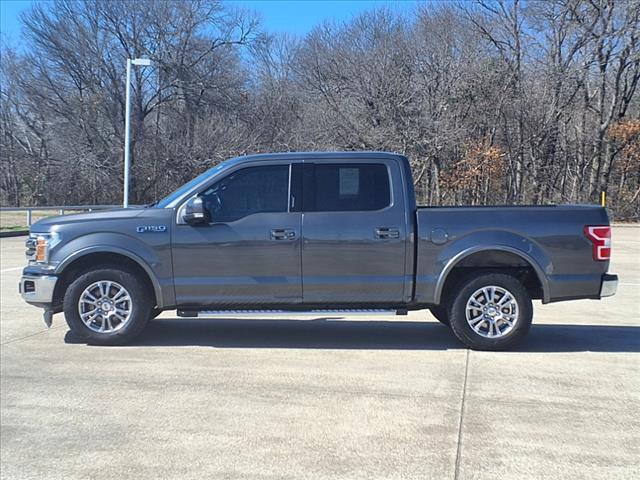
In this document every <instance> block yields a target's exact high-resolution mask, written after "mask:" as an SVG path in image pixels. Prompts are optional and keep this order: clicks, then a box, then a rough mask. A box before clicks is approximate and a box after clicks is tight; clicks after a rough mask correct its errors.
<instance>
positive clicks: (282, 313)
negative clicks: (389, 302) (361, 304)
mask: <svg viewBox="0 0 640 480" xmlns="http://www.w3.org/2000/svg"><path fill="white" fill-rule="evenodd" d="M257 315H269V316H271V317H274V318H278V317H302V316H305V317H307V316H312V317H323V316H325V317H326V316H331V315H407V310H406V309H396V310H387V309H376V308H372V309H353V310H352V309H339V310H178V316H179V317H187V318H195V317H198V318H225V317H233V318H253V317H255V316H257Z"/></svg>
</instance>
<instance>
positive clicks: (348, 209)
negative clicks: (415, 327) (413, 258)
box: [302, 159, 407, 308]
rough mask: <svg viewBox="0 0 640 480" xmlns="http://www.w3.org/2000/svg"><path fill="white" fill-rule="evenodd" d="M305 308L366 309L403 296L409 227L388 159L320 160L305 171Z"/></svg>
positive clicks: (397, 175)
mask: <svg viewBox="0 0 640 480" xmlns="http://www.w3.org/2000/svg"><path fill="white" fill-rule="evenodd" d="M303 178H304V181H303V185H304V192H303V198H304V201H303V211H304V213H303V219H302V231H303V245H302V292H303V293H302V294H303V303H304V304H306V305H316V304H317V305H322V304H327V305H328V306H331V305H332V306H336V307H337V306H340V305H345V306H353V307H354V308H355V307H358V306H359V305H362V306H363V307H365V306H371V305H373V304H378V305H382V304H387V303H396V304H398V303H401V302H403V298H404V285H405V255H406V251H405V249H406V243H407V242H406V240H407V224H406V215H405V205H404V196H403V190H402V185H401V184H400V183H399V184H398V185H395V186H394V185H393V182H392V179H393V178H396V179H398V182H399V179H401V178H402V175H401V173H400V165H399V164H398V163H397V162H396V161H394V160H392V159H372V160H348V161H340V160H339V159H337V160H318V161H315V162H309V163H307V162H305V164H304V171H303Z"/></svg>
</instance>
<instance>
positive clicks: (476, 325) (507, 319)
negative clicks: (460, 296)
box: [465, 285, 518, 338]
mask: <svg viewBox="0 0 640 480" xmlns="http://www.w3.org/2000/svg"><path fill="white" fill-rule="evenodd" d="M465 315H466V318H467V323H468V324H469V326H470V327H471V329H472V330H473V331H474V332H476V333H477V334H478V335H481V336H483V337H486V338H500V337H504V336H505V335H507V334H508V333H509V332H510V331H511V330H513V328H514V327H515V326H516V323H518V302H517V301H516V299H515V297H514V296H513V294H512V293H511V292H509V291H508V290H506V289H504V288H502V287H497V286H495V285H491V286H487V287H482V288H480V289H478V290H476V291H475V292H474V293H473V295H471V297H469V300H468V301H467V306H466V307H465Z"/></svg>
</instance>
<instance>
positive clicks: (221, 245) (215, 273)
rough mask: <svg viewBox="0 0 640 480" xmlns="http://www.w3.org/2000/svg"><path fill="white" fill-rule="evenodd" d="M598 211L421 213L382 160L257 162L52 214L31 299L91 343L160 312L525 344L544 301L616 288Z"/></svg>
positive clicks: (37, 240) (137, 328) (43, 226)
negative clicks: (389, 318) (352, 317)
mask: <svg viewBox="0 0 640 480" xmlns="http://www.w3.org/2000/svg"><path fill="white" fill-rule="evenodd" d="M610 254H611V246H610V227H609V219H608V217H607V213H606V211H605V209H604V208H601V207H598V206H584V205H582V206H516V207H418V206H417V205H416V199H415V194H414V190H413V179H412V176H411V168H410V164H409V161H408V160H407V158H406V157H404V156H402V155H397V154H393V153H384V152H327V153H282V154H260V155H251V156H246V157H239V158H235V159H232V160H228V161H226V162H223V163H221V164H220V165H218V166H216V167H214V168H212V169H210V170H208V171H207V172H205V173H203V174H202V175H200V176H199V177H197V178H195V179H194V180H192V181H191V182H189V183H187V184H185V185H184V186H182V187H181V188H179V189H178V190H176V191H175V192H173V193H172V194H170V195H169V196H167V197H166V198H164V199H163V200H161V201H160V202H158V203H156V204H154V205H150V206H147V207H141V208H129V209H116V210H111V211H102V212H95V213H86V214H76V215H67V216H61V217H54V218H49V219H44V220H41V221H39V222H37V223H36V224H34V225H33V227H32V229H31V233H30V237H29V239H28V240H27V258H28V260H29V264H28V266H27V267H25V269H24V271H23V276H22V279H21V281H20V292H21V294H22V296H23V298H24V299H25V300H26V301H27V302H28V303H30V304H32V305H36V306H38V307H42V308H44V309H45V321H46V322H47V323H48V324H49V325H50V324H51V319H52V315H53V314H54V313H56V312H61V311H63V312H64V315H65V319H66V321H67V323H68V325H69V327H70V329H71V330H72V331H73V332H74V333H75V334H76V335H77V336H79V337H80V338H83V339H84V340H86V341H87V342H89V343H94V344H123V343H126V342H129V341H131V340H132V339H133V338H135V337H136V336H137V335H138V334H139V333H140V332H141V331H142V330H143V329H144V327H145V325H146V324H147V322H148V321H149V320H150V319H151V318H153V317H154V316H155V315H157V314H158V313H159V312H161V311H163V310H178V314H179V315H181V316H197V315H198V314H199V313H201V312H208V311H228V310H285V311H315V310H324V309H334V310H335V309H340V310H346V311H351V310H363V309H366V310H368V309H385V310H391V311H394V310H395V311H396V312H397V313H398V314H403V313H406V312H407V311H409V310H420V309H430V310H431V311H432V313H433V314H434V315H435V316H436V318H437V319H438V320H440V321H441V322H442V323H444V324H446V325H449V326H450V327H451V329H452V330H453V333H454V334H455V335H456V336H457V337H458V338H459V339H460V340H461V341H462V342H463V343H465V344H466V345H467V346H469V347H471V348H475V349H485V350H498V349H505V348H509V347H510V346H512V345H514V344H516V343H517V342H519V341H521V340H522V339H523V338H524V337H525V336H526V334H527V332H528V330H529V327H530V325H531V322H532V315H533V308H532V300H541V301H542V302H543V303H549V302H558V301H564V300H575V299H600V298H602V297H606V296H610V295H613V294H615V291H616V288H617V281H618V279H617V276H616V275H612V274H609V273H607V270H608V267H609V258H610Z"/></svg>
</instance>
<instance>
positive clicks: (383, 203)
mask: <svg viewBox="0 0 640 480" xmlns="http://www.w3.org/2000/svg"><path fill="white" fill-rule="evenodd" d="M304 177H305V184H304V187H305V191H304V210H305V211H307V212H353V211H371V210H380V209H382V208H385V207H387V206H388V205H389V204H390V203H391V190H390V187H389V173H388V172H387V167H386V166H385V165H384V164H381V163H371V164H369V163H344V164H342V163H340V164H316V165H305V175H304Z"/></svg>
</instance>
